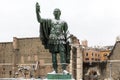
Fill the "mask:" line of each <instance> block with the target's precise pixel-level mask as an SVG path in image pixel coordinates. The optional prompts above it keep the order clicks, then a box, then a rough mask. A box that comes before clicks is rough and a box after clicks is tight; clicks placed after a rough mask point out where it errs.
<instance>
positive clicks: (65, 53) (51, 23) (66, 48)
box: [36, 3, 71, 72]
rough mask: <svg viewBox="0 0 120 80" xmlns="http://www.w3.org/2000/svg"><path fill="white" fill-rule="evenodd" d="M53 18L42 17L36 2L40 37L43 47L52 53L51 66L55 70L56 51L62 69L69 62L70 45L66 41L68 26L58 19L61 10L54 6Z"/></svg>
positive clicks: (64, 68)
mask: <svg viewBox="0 0 120 80" xmlns="http://www.w3.org/2000/svg"><path fill="white" fill-rule="evenodd" d="M53 14H54V19H42V18H41V16H40V6H39V4H38V3H36V15H37V20H38V22H39V23H40V39H41V40H42V43H43V45H44V46H45V48H48V49H49V51H50V52H51V53H52V63H53V68H54V70H55V71H56V72H57V56H56V55H57V53H59V54H60V61H61V64H62V69H63V70H66V64H65V63H70V49H71V47H70V45H69V42H68V41H67V30H68V26H67V23H66V22H65V21H62V20H61V19H60V15H61V11H60V9H58V8H56V9H55V10H54V12H53Z"/></svg>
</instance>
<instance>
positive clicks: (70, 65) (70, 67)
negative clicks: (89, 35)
mask: <svg viewBox="0 0 120 80" xmlns="http://www.w3.org/2000/svg"><path fill="white" fill-rule="evenodd" d="M71 49H72V47H71ZM70 55H71V56H70V64H69V71H70V73H71V74H72V68H73V67H72V55H73V53H72V50H71V51H70Z"/></svg>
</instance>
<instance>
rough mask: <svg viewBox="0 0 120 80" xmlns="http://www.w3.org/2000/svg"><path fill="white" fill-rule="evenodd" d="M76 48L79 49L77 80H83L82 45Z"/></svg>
mask: <svg viewBox="0 0 120 80" xmlns="http://www.w3.org/2000/svg"><path fill="white" fill-rule="evenodd" d="M76 48H77V59H76V60H77V64H76V65H77V66H76V74H77V75H76V79H77V80H82V78H83V56H82V51H81V48H80V45H79V46H76Z"/></svg>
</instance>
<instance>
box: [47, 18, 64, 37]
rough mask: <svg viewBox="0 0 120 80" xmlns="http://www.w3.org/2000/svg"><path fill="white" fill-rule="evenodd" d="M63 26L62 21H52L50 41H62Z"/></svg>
mask: <svg viewBox="0 0 120 80" xmlns="http://www.w3.org/2000/svg"><path fill="white" fill-rule="evenodd" d="M63 26H64V24H63V22H62V21H60V20H53V21H52V26H51V30H50V36H49V38H50V39H64V34H63V32H64V31H63Z"/></svg>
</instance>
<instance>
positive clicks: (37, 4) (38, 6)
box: [36, 2, 40, 12]
mask: <svg viewBox="0 0 120 80" xmlns="http://www.w3.org/2000/svg"><path fill="white" fill-rule="evenodd" d="M36 12H40V5H39V3H38V2H36Z"/></svg>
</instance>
